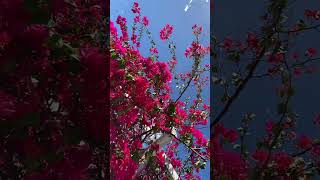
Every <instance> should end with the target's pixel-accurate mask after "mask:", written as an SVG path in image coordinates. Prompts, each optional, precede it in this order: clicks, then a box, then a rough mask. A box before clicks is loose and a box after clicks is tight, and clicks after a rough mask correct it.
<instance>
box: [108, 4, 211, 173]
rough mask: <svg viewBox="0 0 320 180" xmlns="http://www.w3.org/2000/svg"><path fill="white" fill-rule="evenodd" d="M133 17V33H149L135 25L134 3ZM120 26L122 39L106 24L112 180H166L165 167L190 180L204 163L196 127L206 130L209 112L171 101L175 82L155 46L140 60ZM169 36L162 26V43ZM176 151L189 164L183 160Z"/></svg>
mask: <svg viewBox="0 0 320 180" xmlns="http://www.w3.org/2000/svg"><path fill="white" fill-rule="evenodd" d="M132 11H133V13H134V14H137V13H139V15H138V16H135V17H134V23H135V24H134V25H133V27H132V30H133V32H134V31H135V30H136V29H135V27H136V26H138V25H141V27H143V29H142V30H144V31H148V29H147V25H148V24H149V21H148V20H147V18H144V19H145V20H143V21H141V20H140V19H141V18H140V17H141V12H140V7H139V4H137V3H134V5H133V7H132ZM125 22H126V19H125V18H123V17H120V16H119V17H118V18H117V22H116V24H117V25H119V28H120V30H121V34H122V35H121V34H118V33H117V32H118V28H117V27H116V24H115V23H114V22H111V23H110V37H111V38H110V56H111V59H110V66H111V67H110V85H111V86H110V101H111V102H110V103H111V112H110V115H111V116H110V150H111V154H110V155H111V162H110V173H111V179H117V178H118V177H122V178H129V179H131V178H132V177H134V178H151V179H158V178H167V177H169V176H170V174H168V163H171V164H172V166H173V167H175V170H176V172H177V173H178V174H179V175H181V176H185V175H187V174H188V177H189V179H192V178H194V175H193V173H194V172H199V171H200V169H203V168H204V167H205V161H207V160H208V158H207V157H208V152H209V151H208V149H209V147H208V144H209V143H208V140H207V139H206V138H205V136H204V135H203V134H202V132H201V131H200V130H198V129H197V127H198V126H200V125H206V124H207V122H208V120H207V118H208V110H209V108H208V106H207V105H203V106H204V107H206V108H201V104H203V103H202V102H200V101H199V100H198V99H197V98H196V100H197V102H198V101H199V102H198V103H196V104H195V105H194V106H188V105H186V104H185V103H183V102H182V101H181V100H180V99H175V98H174V97H173V96H172V95H171V94H172V92H173V91H174V89H172V88H171V84H170V83H171V82H172V80H173V77H176V76H175V74H173V72H172V71H173V69H174V67H173V66H172V65H170V63H167V62H161V61H159V60H158V59H156V58H154V56H155V55H157V54H158V53H159V52H158V50H157V48H156V46H155V45H154V44H152V47H151V48H150V55H151V57H145V56H143V55H142V54H141V52H140V51H139V50H138V49H137V48H136V46H134V44H135V43H134V42H133V43H132V45H131V43H130V42H129V38H128V39H126V38H121V37H123V34H128V32H127V29H128V27H127V24H126V23H125ZM142 30H141V31H142ZM141 31H140V32H135V33H134V34H133V35H132V36H135V34H138V35H137V36H136V37H135V38H133V39H141V36H142V35H144V34H143V33H142V32H141ZM172 32H173V27H172V26H171V25H169V24H168V25H166V26H165V27H164V29H162V30H161V32H160V37H161V39H162V40H167V39H169V38H170V36H171V34H172ZM131 40H132V38H131ZM152 41H153V40H151V42H152ZM203 55H204V53H203ZM175 58H176V57H175V56H173V59H175ZM190 58H193V56H192V55H190ZM174 63H175V64H176V63H177V60H176V59H175V62H174ZM198 66H200V65H198ZM182 95H183V94H181V96H182ZM157 136H160V139H161V137H163V138H164V137H166V138H168V139H169V140H168V142H167V143H166V144H163V143H162V141H160V140H156V137H157ZM159 141H160V142H159ZM164 145H165V146H164ZM179 145H182V146H183V147H184V148H185V149H186V152H187V153H186V154H189V156H190V158H188V159H187V160H182V158H181V155H179V153H181V152H179V151H178V148H177V147H178V146H179ZM186 154H184V155H186ZM196 162H197V163H196ZM195 164H196V165H195ZM195 174H196V173H195Z"/></svg>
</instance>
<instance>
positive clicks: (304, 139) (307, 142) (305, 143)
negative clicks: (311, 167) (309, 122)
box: [298, 135, 312, 149]
mask: <svg viewBox="0 0 320 180" xmlns="http://www.w3.org/2000/svg"><path fill="white" fill-rule="evenodd" d="M311 145H312V139H311V138H309V137H308V136H306V135H302V136H301V137H300V138H299V142H298V147H299V148H301V149H307V148H309V147H310V146H311Z"/></svg>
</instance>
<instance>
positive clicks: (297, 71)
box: [293, 67, 302, 76]
mask: <svg viewBox="0 0 320 180" xmlns="http://www.w3.org/2000/svg"><path fill="white" fill-rule="evenodd" d="M293 74H294V75H295V76H300V75H301V74H302V71H301V68H299V67H295V68H294V69H293Z"/></svg>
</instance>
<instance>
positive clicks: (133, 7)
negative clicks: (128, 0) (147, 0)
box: [131, 2, 140, 14]
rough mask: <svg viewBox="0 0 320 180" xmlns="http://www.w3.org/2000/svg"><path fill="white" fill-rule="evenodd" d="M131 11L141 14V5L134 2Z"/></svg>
mask: <svg viewBox="0 0 320 180" xmlns="http://www.w3.org/2000/svg"><path fill="white" fill-rule="evenodd" d="M131 10H132V12H133V13H135V14H140V7H139V4H138V3H137V2H134V3H133V6H132V9H131Z"/></svg>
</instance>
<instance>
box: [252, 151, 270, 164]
mask: <svg viewBox="0 0 320 180" xmlns="http://www.w3.org/2000/svg"><path fill="white" fill-rule="evenodd" d="M252 158H253V159H254V160H256V161H257V162H258V163H260V164H263V163H264V162H265V161H266V160H267V158H268V152H266V151H262V150H256V151H255V152H254V153H253V154H252Z"/></svg>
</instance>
